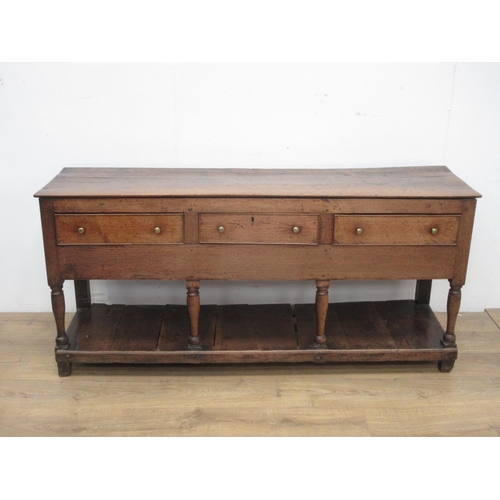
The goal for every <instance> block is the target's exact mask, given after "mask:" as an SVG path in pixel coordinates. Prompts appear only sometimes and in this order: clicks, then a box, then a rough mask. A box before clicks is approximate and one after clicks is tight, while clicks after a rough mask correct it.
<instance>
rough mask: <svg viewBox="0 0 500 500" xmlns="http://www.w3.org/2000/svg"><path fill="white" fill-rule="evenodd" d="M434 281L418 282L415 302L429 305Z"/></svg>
mask: <svg viewBox="0 0 500 500" xmlns="http://www.w3.org/2000/svg"><path fill="white" fill-rule="evenodd" d="M431 288H432V280H417V286H416V288H415V302H416V303H417V304H427V305H429V303H430V301H431Z"/></svg>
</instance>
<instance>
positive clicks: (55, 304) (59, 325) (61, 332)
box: [51, 284, 73, 377]
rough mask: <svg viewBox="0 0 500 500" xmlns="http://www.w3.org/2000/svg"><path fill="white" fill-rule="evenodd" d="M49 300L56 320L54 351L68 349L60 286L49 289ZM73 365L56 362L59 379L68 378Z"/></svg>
mask: <svg viewBox="0 0 500 500" xmlns="http://www.w3.org/2000/svg"><path fill="white" fill-rule="evenodd" d="M51 298H52V312H53V313H54V319H55V320H56V330H57V337H56V350H58V349H69V347H70V343H69V339H68V336H67V335H66V329H65V327H64V313H65V312H66V306H65V303H64V292H63V289H62V284H61V285H59V286H53V287H51ZM72 366H73V364H72V363H70V362H65V361H57V370H58V372H59V376H60V377H69V376H70V375H71V369H72Z"/></svg>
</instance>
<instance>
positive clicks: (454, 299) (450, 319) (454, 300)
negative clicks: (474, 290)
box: [441, 285, 462, 347]
mask: <svg viewBox="0 0 500 500" xmlns="http://www.w3.org/2000/svg"><path fill="white" fill-rule="evenodd" d="M461 289H462V286H461V285H460V286H458V285H451V286H450V291H449V292H448V303H447V305H446V312H447V321H446V332H445V334H444V335H443V339H442V340H441V343H442V344H443V345H444V347H456V346H457V343H456V335H455V324H456V322H457V316H458V311H459V310H460V300H461V298H462V291H461Z"/></svg>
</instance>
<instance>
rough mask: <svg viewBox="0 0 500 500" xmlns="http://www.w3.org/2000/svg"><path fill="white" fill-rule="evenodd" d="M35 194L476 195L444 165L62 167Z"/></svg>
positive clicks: (347, 196) (447, 196)
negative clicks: (370, 166) (257, 167)
mask: <svg viewBox="0 0 500 500" xmlns="http://www.w3.org/2000/svg"><path fill="white" fill-rule="evenodd" d="M35 196H37V197H61V196H62V197H65V196H68V197H79V196H89V197H99V196H110V197H115V196H117V197H124V196H138V197H146V196H190V197H193V196H229V197H235V196H252V197H255V196H274V197H280V196H299V197H325V196H326V197H328V196H331V197H342V198H351V197H354V198H363V197H368V198H404V197H408V198H476V197H478V196H480V195H479V193H478V192H477V191H475V190H474V189H472V188H471V187H469V186H468V185H467V184H466V183H465V182H463V181H462V180H460V179H459V178H458V177H456V176H455V175H454V174H453V173H452V172H450V170H449V169H448V168H447V167H444V166H435V167H434V166H431V167H391V168H354V169H349V168H346V169H226V168H219V169H216V168H205V169H198V168H193V169H191V168H178V169H176V168H172V169H169V168H139V169H137V168H65V169H63V170H62V171H61V172H60V173H59V174H58V175H57V176H56V177H55V178H54V179H53V180H52V181H51V182H50V183H49V184H47V185H46V186H45V187H44V188H43V189H41V190H40V191H38V192H37V193H36V194H35Z"/></svg>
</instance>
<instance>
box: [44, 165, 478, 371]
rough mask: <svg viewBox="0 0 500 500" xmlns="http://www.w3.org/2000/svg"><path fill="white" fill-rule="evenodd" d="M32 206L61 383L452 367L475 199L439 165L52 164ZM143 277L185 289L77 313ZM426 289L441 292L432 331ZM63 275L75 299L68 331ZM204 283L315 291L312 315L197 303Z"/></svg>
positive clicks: (299, 308) (292, 307)
mask: <svg viewBox="0 0 500 500" xmlns="http://www.w3.org/2000/svg"><path fill="white" fill-rule="evenodd" d="M35 196H36V197H39V201H40V210H41V218H42V229H43V241H44V248H45V258H46V267H47V276H48V284H49V286H50V288H51V292H52V295H51V296H52V309H53V312H54V317H55V323H56V330H57V336H56V346H55V357H56V361H57V366H58V370H59V375H60V376H68V375H70V374H71V371H72V365H73V363H253V362H315V363H325V362H352V361H355V362H383V361H435V362H437V363H438V367H439V369H440V370H441V371H443V372H447V371H450V370H451V369H452V368H453V365H454V362H455V359H456V358H457V345H456V339H455V331H454V330H455V322H456V318H457V314H458V311H459V306H460V297H461V288H462V285H464V283H465V277H466V270H467V261H468V257H469V248H470V243H471V236H472V227H473V221H474V211H475V206H476V198H478V197H480V194H479V193H477V192H476V191H474V190H473V189H471V188H470V187H469V186H468V185H467V184H465V183H464V182H463V181H461V180H460V179H459V178H458V177H456V176H455V175H454V174H452V173H451V172H450V170H448V168H446V167H443V166H437V167H398V168H372V169H290V170H284V169H153V168H65V169H63V170H62V171H61V172H60V173H59V175H57V176H56V177H55V178H54V179H53V180H52V181H51V182H50V183H49V184H48V185H47V186H45V187H44V188H43V189H41V190H40V191H39V192H38V193H36V194H35ZM142 279H148V280H151V279H154V280H184V281H185V283H186V287H187V304H186V305H175V304H174V305H147V304H144V305H136V306H131V305H122V304H94V303H92V300H91V294H90V286H89V280H142ZM433 279H444V280H449V283H450V288H449V294H448V299H447V306H446V307H447V326H446V330H444V329H443V328H442V327H441V326H440V324H439V322H438V321H437V320H436V317H435V316H434V313H433V312H432V310H431V308H430V306H429V300H430V293H431V284H432V280H433ZM65 280H74V285H75V292H76V304H77V312H76V314H75V316H74V318H73V320H72V322H71V324H70V325H69V327H68V328H67V329H66V325H65V321H64V316H65V300H64V294H63V283H64V281H65ZM203 280H313V281H314V282H315V284H316V290H317V291H316V296H315V298H314V300H312V301H311V302H314V303H311V304H282V303H277V304H269V305H266V304H257V305H246V304H242V305H205V304H203V305H201V306H200V291H199V290H200V282H202V281H203ZM332 280H416V292H415V297H414V298H413V297H412V298H411V300H395V301H373V302H353V303H338V302H335V296H334V294H333V293H330V299H331V303H329V302H330V299H329V286H330V282H331V281H332ZM201 296H202V297H203V294H201ZM443 299H444V298H443ZM277 302H280V300H279V298H277ZM443 306H444V302H443Z"/></svg>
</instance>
